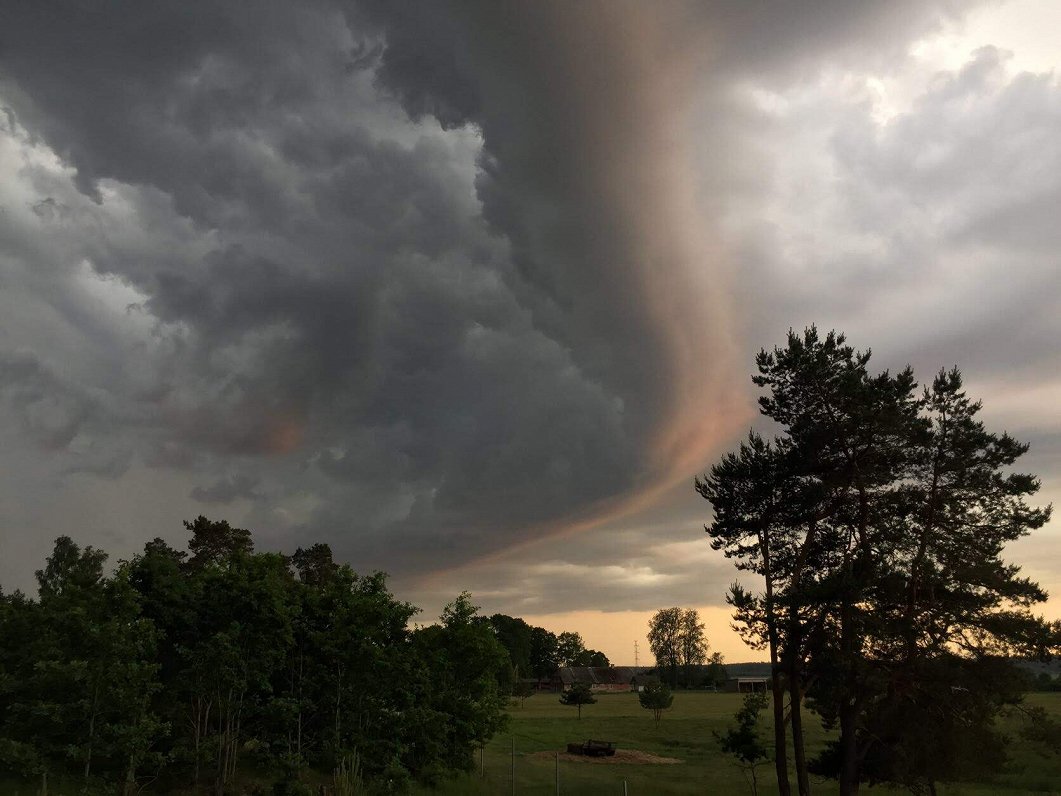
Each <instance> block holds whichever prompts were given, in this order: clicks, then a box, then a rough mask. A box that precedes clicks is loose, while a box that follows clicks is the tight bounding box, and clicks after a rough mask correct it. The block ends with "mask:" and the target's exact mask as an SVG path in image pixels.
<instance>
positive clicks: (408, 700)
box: [0, 516, 608, 794]
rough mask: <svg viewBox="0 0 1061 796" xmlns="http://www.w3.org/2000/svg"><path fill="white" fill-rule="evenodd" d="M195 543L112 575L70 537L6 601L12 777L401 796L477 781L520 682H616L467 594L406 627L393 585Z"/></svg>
mask: <svg viewBox="0 0 1061 796" xmlns="http://www.w3.org/2000/svg"><path fill="white" fill-rule="evenodd" d="M185 526H186V528H187V529H188V531H189V532H190V534H191V538H190V540H189V542H188V551H187V552H185V551H182V550H177V549H174V548H173V547H171V546H170V545H168V544H167V543H166V542H164V541H163V540H161V539H154V540H153V541H151V542H148V543H147V545H146V546H145V548H144V551H143V552H142V553H141V554H140V555H137V556H135V557H134V558H133V559H132V560H131V561H119V562H118V564H117V567H116V568H115V569H114V571H113V572H112V573H110V574H108V572H107V570H106V569H105V563H106V561H107V554H106V553H105V552H103V551H102V550H98V549H96V548H93V547H84V548H81V547H79V546H78V545H77V544H75V543H74V542H73V541H72V540H71V539H69V538H68V537H61V538H59V539H58V540H57V541H56V543H55V548H54V550H53V552H52V554H51V556H50V557H49V558H48V559H47V561H46V562H45V565H44V568H43V569H41V570H39V571H38V572H37V573H36V575H37V582H38V586H39V596H38V597H37V598H36V599H32V598H30V597H27V596H26V595H24V594H22V593H21V592H17V591H16V592H14V593H12V594H3V592H0V769H2V770H3V771H4V772H5V775H6V776H14V777H16V778H18V779H21V780H30V779H32V780H34V781H37V782H39V781H41V778H42V777H47V776H49V775H50V776H51V777H52V778H53V782H54V781H55V779H56V778H61V779H62V781H63V782H71V781H76V782H78V785H79V788H83V789H85V790H86V791H89V792H91V791H92V790H95V789H98V790H101V791H105V792H108V793H113V792H115V790H116V789H117V790H118V791H119V792H121V793H125V794H130V793H135V792H138V790H139V789H141V788H144V787H145V785H146V786H147V789H148V790H150V791H151V792H166V791H167V790H177V789H180V790H185V789H188V788H195V789H196V790H199V789H204V790H205V789H209V790H210V791H213V792H216V793H223V792H225V791H226V786H228V785H229V783H231V782H232V781H233V780H234V778H235V777H236V775H237V771H238V770H239V769H240V767H241V766H244V767H246V766H253V767H254V768H255V770H259V771H269V772H274V773H275V776H276V779H277V780H278V782H279V783H280V785H278V786H277V787H278V788H279V790H276V789H274V792H292V793H297V792H301V791H300V788H301V787H302V786H300V785H299V781H300V779H301V778H302V774H303V773H304V771H305V770H306V769H307V768H311V769H316V770H317V771H319V772H320V771H323V772H326V773H331V772H334V776H335V777H336V778H338V779H343V778H345V779H346V780H347V781H352V780H357V781H358V782H359V783H361V785H364V786H366V787H378V788H379V789H381V790H385V791H401V790H404V789H405V787H407V786H408V785H409V784H410V783H411V782H412V781H417V782H421V783H435V782H437V781H439V780H440V779H441V778H444V777H446V776H448V775H450V774H454V773H456V772H460V771H466V770H469V769H470V768H471V767H472V764H473V754H474V752H475V751H476V750H477V749H478V748H479V747H480V745H482V744H483V743H485V742H486V741H487V740H488V739H489V738H490V737H491V736H493V735H494V734H495V733H496V732H497V731H498V730H499V729H501V728H502V727H503V726H504V723H505V720H506V717H505V714H504V708H505V706H506V705H507V703H508V699H509V695H510V694H511V693H512V691H513V687H514V685H515V684H516V683H517V682H518V680H520V679H526V678H549V677H551V676H552V675H553V673H554V672H555V670H556V668H557V667H558V666H560V665H607V664H608V660H607V658H606V657H605V656H604V655H603V654H602V653H600V652H597V651H595V650H587V649H586V648H585V646H584V645H583V644H582V639H581V637H580V636H579V635H578V634H577V633H561V634H559V635H555V634H553V633H551V632H549V631H547V630H544V629H543V628H540V627H531V626H530V625H528V624H527V623H526V622H524V621H523V620H522V619H516V618H513V617H509V616H504V615H502V614H497V615H495V616H493V617H490V618H486V617H482V616H480V615H479V614H478V609H477V608H476V607H475V606H473V605H472V603H471V598H470V595H468V594H467V593H465V594H461V595H460V596H458V597H457V598H456V599H455V600H454V601H453V602H452V603H450V604H449V605H448V606H446V608H445V609H444V610H443V612H442V616H441V617H440V620H439V622H438V623H437V624H429V625H426V626H419V625H415V626H411V620H412V619H413V618H414V617H415V616H416V614H417V613H418V609H417V608H415V607H414V606H412V605H410V604H409V603H406V602H403V601H401V600H399V599H397V598H396V597H394V595H392V594H391V593H390V592H389V591H388V589H387V584H386V578H385V576H384V575H383V574H381V573H374V574H370V575H358V574H356V573H355V572H354V571H353V570H352V569H351V568H350V567H349V566H346V565H341V564H337V563H336V562H335V561H334V560H333V557H332V553H331V550H330V548H329V547H328V546H327V545H325V544H316V545H313V546H312V547H309V548H308V549H302V548H299V549H298V550H296V551H295V553H294V554H293V555H290V556H287V555H282V554H279V553H256V552H254V550H253V542H252V538H251V534H250V532H249V531H247V530H244V529H241V528H234V527H232V526H230V525H229V524H228V523H227V522H225V521H211V520H208V519H207V518H205V517H201V516H200V517H198V518H197V519H196V520H194V521H193V522H186V523H185ZM285 782H286V783H287V784H288V785H289V786H290V787H289V788H288V789H287V790H285V787H286V786H284V784H283V783H285ZM361 785H359V787H361ZM351 792H353V791H351Z"/></svg>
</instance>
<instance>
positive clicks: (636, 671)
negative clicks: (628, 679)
mask: <svg viewBox="0 0 1061 796" xmlns="http://www.w3.org/2000/svg"><path fill="white" fill-rule="evenodd" d="M638 656H639V650H638V648H637V639H634V674H640V669H639V666H640V664H641V659H640V657H638Z"/></svg>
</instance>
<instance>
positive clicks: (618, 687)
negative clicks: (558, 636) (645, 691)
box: [551, 666, 659, 692]
mask: <svg viewBox="0 0 1061 796" xmlns="http://www.w3.org/2000/svg"><path fill="white" fill-rule="evenodd" d="M658 682H659V678H658V677H657V676H656V675H655V674H650V673H649V672H648V670H646V669H645V668H644V667H637V666H563V667H561V668H559V669H557V671H556V674H555V675H553V679H552V681H551V685H552V688H553V690H554V691H567V690H568V689H569V688H571V686H573V685H588V686H589V689H590V691H594V692H619V691H640V690H641V689H642V688H644V687H645V686H646V685H648V684H649V683H658Z"/></svg>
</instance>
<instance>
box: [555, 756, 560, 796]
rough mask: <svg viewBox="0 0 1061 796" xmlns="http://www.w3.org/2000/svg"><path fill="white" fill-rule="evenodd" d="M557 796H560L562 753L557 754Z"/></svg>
mask: <svg viewBox="0 0 1061 796" xmlns="http://www.w3.org/2000/svg"><path fill="white" fill-rule="evenodd" d="M556 796H560V753H559V752H557V753H556Z"/></svg>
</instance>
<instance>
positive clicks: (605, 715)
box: [420, 692, 1061, 796]
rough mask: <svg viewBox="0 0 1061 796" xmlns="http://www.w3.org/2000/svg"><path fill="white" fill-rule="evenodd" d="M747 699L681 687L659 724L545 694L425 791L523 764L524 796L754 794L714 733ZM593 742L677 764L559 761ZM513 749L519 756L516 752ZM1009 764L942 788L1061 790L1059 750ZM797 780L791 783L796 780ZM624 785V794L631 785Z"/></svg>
mask: <svg viewBox="0 0 1061 796" xmlns="http://www.w3.org/2000/svg"><path fill="white" fill-rule="evenodd" d="M1026 703H1027V704H1029V705H1040V706H1042V707H1044V708H1046V709H1047V710H1048V711H1049V712H1050V713H1051V714H1052V715H1054V716H1055V717H1061V694H1058V693H1046V694H1029V695H1028V696H1027V698H1026ZM739 705H740V697H739V696H738V695H736V694H721V693H720V694H716V693H707V692H678V693H677V694H676V695H675V698H674V706H673V707H672V709H671V710H669V711H668V712H667V713H665V714H664V717H663V719H662V720H661V721H660V723H659V725H658V726H656V725H655V724H654V722H653V721H652V717H651V713H650V712H649V711H647V710H643V709H642V708H641V707H640V705H639V704H638V700H637V697H636V695H634V694H605V695H600V696H598V699H597V703H596V704H594V705H588V706H585V707H583V709H582V718H581V720H579V719H577V718H576V710H575V708H572V707H565V706H563V705H561V704H559V701H558V698H557V695H556V694H537V695H535V696H533V697H530V698H529V699H527V700H526V703H525V705H523V706H519V705H518V704H514V705H513V706H511V707H510V709H509V715H510V717H511V721H510V724H509V727H508V730H506V731H505V732H503V733H502V734H500V735H498V736H497V737H496V738H494V739H493V740H492V741H491V742H490V743H488V744H487V746H486V748H485V750H484V752H483V755H482V760H481V768H480V770H478V771H476V772H475V773H474V774H471V775H467V776H464V777H460V778H458V779H455V780H451V781H449V782H447V783H446V784H445V785H444V786H443V787H442V788H441V790H440V791H426V790H425V791H420V793H422V794H427V793H432V792H434V793H437V792H441V793H444V794H453V796H457V794H461V795H464V794H467V795H469V796H471V795H473V794H491V795H494V794H507V793H512V792H513V788H512V770H513V764H514V769H515V793H517V794H520V796H531V795H532V794H540V796H546V794H554V793H556V779H557V769H559V780H560V793H562V794H567V795H569V796H575V795H576V794H587V796H588V795H590V794H592V795H593V796H597V795H598V794H617V795H618V794H626V795H627V796H648V795H652V796H656V794H701V796H702V795H703V794H750V793H751V788H750V786H749V784H748V780H747V779H746V778H745V775H744V774H743V773H742V772H741V770H740V769H739V768H738V767H737V766H736V765H735V763H733V762H732V761H731V759H730V758H728V757H726V756H725V755H723V754H722V753H721V752H720V751H719V749H718V744H717V742H716V741H715V738H714V735H713V734H712V733H713V731H714V732H718V731H722V730H723V729H724V728H725V727H726V726H727V725H728V724H730V723H731V722H732V717H733V713H734V712H735V711H736V710H737V709H738V707H739ZM811 718H812V720H811V721H809V722H808V725H809V726H808V730H809V733H808V752H809V753H810V754H812V755H813V754H814V753H816V752H817V751H818V750H819V749H821V747H822V746H823V744H824V743H825V742H826V740H827V739H828V736H827V734H826V733H825V732H824V731H823V730H822V729H821V727H820V725H819V723H818V722H817V721H816V720H813V718H814V717H811ZM1019 721H1020V719H1018V718H1017V717H1012V718H1009V719H1007V720H1006V727H1007V729H1008V730H1010V731H1011V733H1012V734H1014V735H1015V734H1016V732H1017V730H1019ZM763 727H764V735H765V736H766V737H770V733H771V729H770V727H771V722H770V717H769V715H768V713H767V712H764V714H763ZM587 738H594V739H603V740H609V741H615V742H616V743H617V745H618V748H619V749H621V750H622V749H626V750H639V751H641V752H646V753H649V754H652V755H657V756H659V757H666V758H678V759H679V760H681V762H680V763H674V764H634V763H622V762H620V763H616V762H602V763H594V762H575V761H573V760H569V759H565V758H564V756H563V755H561V758H560V760H559V765H557V758H556V754H555V753H556V752H558V751H559V752H561V753H562V752H563V751H564V749H565V748H566V746H567V744H568V743H573V742H578V741H584V740H586V739H587ZM513 748H514V749H515V754H514V755H513V753H512V750H513ZM1011 758H1012V759H1011V762H1010V765H1009V766H1007V768H1006V769H1005V770H1003V771H1000V772H998V775H997V777H996V778H995V780H994V781H992V782H980V783H960V784H952V785H950V786H942V787H940V788H939V793H940V794H948V796H957V795H958V794H961V795H962V796H986V795H987V794H1007V795H1008V796H1021V795H1022V794H1033V793H1034V794H1043V793H1056V794H1061V750H1055V752H1054V753H1053V754H1044V753H1043V751H1042V750H1038V749H1035V748H1033V747H1032V746H1031V745H1030V744H1028V743H1026V742H1024V741H1022V740H1021V739H1020V738H1019V737H1017V738H1015V740H1014V743H1013V746H1012V753H1011ZM758 774H759V793H760V794H764V795H765V794H776V793H777V786H776V783H775V781H774V775H773V767H772V764H771V763H769V762H768V763H766V764H764V765H762V766H761V767H760V768H759V769H758ZM794 784H795V780H793V785H794ZM812 784H813V788H814V792H815V793H821V794H831V793H837V792H838V788H837V786H836V783H834V782H829V781H815V782H813V783H812ZM624 787H625V790H624ZM864 792H867V793H871V794H873V793H881V794H891V793H905V792H906V791H899V790H892V789H888V788H884V787H875V788H864Z"/></svg>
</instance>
